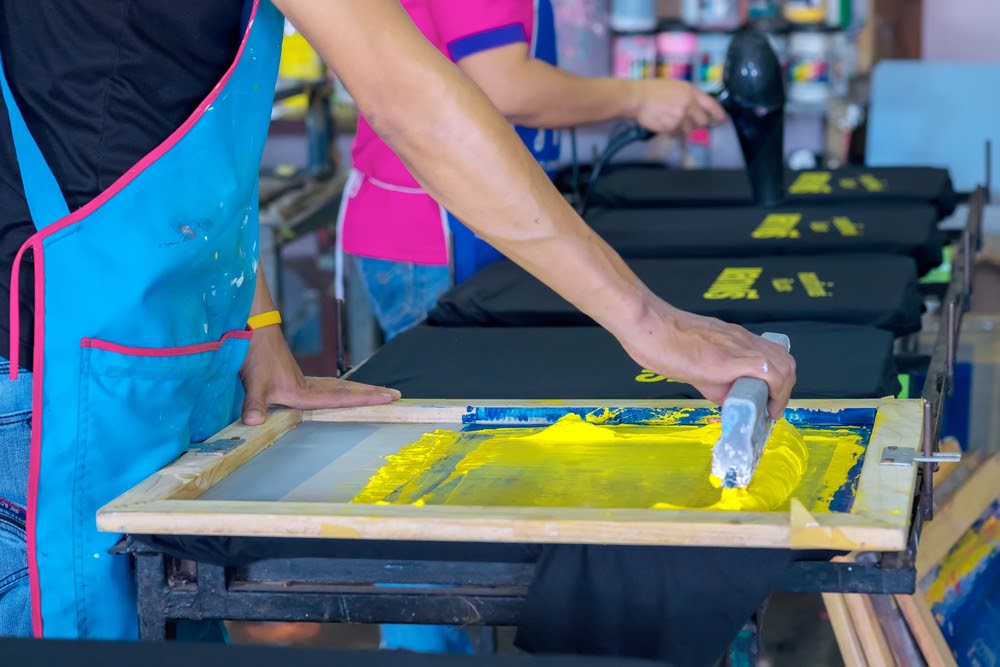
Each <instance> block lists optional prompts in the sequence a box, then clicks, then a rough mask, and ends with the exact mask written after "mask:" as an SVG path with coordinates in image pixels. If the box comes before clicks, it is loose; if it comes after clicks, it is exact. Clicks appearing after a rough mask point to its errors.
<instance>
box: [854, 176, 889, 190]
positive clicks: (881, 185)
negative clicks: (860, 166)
mask: <svg viewBox="0 0 1000 667" xmlns="http://www.w3.org/2000/svg"><path fill="white" fill-rule="evenodd" d="M858 180H859V181H861V186H862V187H863V188H864V189H865V190H867V191H868V192H882V191H883V190H885V186H886V182H885V181H884V180H882V179H880V178H878V177H876V176H872V175H871V174H861V175H860V176H858Z"/></svg>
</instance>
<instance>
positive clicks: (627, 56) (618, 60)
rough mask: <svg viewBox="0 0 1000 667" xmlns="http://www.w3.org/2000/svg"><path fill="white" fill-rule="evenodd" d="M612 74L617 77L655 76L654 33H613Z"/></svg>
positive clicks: (645, 77)
mask: <svg viewBox="0 0 1000 667" xmlns="http://www.w3.org/2000/svg"><path fill="white" fill-rule="evenodd" d="M612 41H613V51H614V56H613V74H614V76H615V77H617V78H619V79H651V78H654V77H655V76H656V33H655V32H653V31H650V32H632V33H618V34H615V36H614V39H613V40H612Z"/></svg>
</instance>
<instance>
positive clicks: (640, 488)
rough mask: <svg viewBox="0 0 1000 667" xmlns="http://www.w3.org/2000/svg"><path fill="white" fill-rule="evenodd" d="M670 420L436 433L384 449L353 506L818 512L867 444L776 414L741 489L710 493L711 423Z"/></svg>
mask: <svg viewBox="0 0 1000 667" xmlns="http://www.w3.org/2000/svg"><path fill="white" fill-rule="evenodd" d="M602 417H605V415H598V416H597V417H596V419H601V418H602ZM679 418H680V417H679V416H677V415H667V416H664V417H663V418H661V419H660V420H658V421H660V422H661V423H646V424H642V425H601V424H599V423H594V422H593V421H591V417H590V416H588V417H587V418H586V419H581V418H580V417H577V416H575V415H567V416H565V417H563V418H562V419H560V420H559V421H558V422H557V423H555V424H553V425H551V426H549V427H547V428H542V427H510V428H494V429H484V430H473V431H463V432H457V431H446V430H438V431H435V432H433V433H428V434H426V435H425V436H423V437H422V438H421V439H420V440H418V441H416V442H414V443H412V444H410V445H407V446H405V447H403V448H402V449H401V450H400V451H399V452H397V453H396V454H393V455H391V456H388V457H387V460H386V463H385V465H383V466H382V468H380V469H379V470H378V471H377V472H376V473H375V475H374V476H373V477H372V478H371V479H370V480H369V482H368V484H367V485H366V486H365V488H364V489H362V490H361V491H360V492H359V493H358V494H357V495H356V496H355V497H354V499H353V500H352V502H355V503H393V504H414V505H423V504H427V505H441V504H445V505H465V506H494V507H496V506H501V507H502V506H508V507H511V506H512V507H525V506H527V507H598V508H690V509H712V510H745V511H773V510H781V509H787V507H788V503H789V499H790V497H791V496H792V495H794V496H795V497H799V498H800V499H802V500H803V502H804V503H806V504H807V506H810V507H813V509H814V511H818V512H823V511H829V504H830V500H831V499H832V498H833V495H834V494H835V493H836V491H837V489H839V488H840V487H841V486H843V485H844V483H845V481H846V480H847V478H848V472H849V471H850V469H851V467H852V465H853V461H856V460H857V457H858V456H859V455H860V453H861V452H863V450H864V447H863V446H862V445H861V444H860V442H861V440H860V438H861V436H860V435H859V433H857V432H855V431H851V430H849V429H835V430H822V429H801V430H799V431H798V432H797V431H796V429H794V428H793V427H792V426H791V425H790V424H788V423H787V422H784V421H781V422H778V424H777V425H776V426H775V430H774V433H773V435H772V437H771V439H770V440H769V442H768V446H767V448H766V449H765V452H764V454H763V456H762V457H761V462H760V465H759V466H758V468H757V471H756V473H755V475H754V478H753V481H752V482H751V484H750V486H749V487H748V488H747V489H739V490H734V489H719V488H718V487H717V486H715V485H713V484H712V483H711V480H710V470H711V458H712V446H713V445H714V444H715V442H716V440H717V439H718V437H719V433H720V429H721V427H720V425H719V423H718V422H712V423H707V424H703V425H697V426H688V425H678V424H676V423H675V422H676V421H677V420H678V419H679ZM841 450H843V452H841ZM838 459H840V460H842V461H843V463H842V464H841V463H836V461H837V460H838ZM793 492H794V493H793Z"/></svg>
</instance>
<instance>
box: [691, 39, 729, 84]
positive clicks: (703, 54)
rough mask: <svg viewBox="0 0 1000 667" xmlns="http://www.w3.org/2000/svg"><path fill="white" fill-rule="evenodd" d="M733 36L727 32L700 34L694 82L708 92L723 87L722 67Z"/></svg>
mask: <svg viewBox="0 0 1000 667" xmlns="http://www.w3.org/2000/svg"><path fill="white" fill-rule="evenodd" d="M731 40H732V36H731V35H730V34H728V33H725V32H703V33H700V34H699V35H698V54H697V56H696V57H695V71H694V84H695V85H696V86H697V87H698V88H700V89H701V90H704V91H706V92H714V91H716V90H718V89H720V88H721V87H722V67H723V64H724V63H725V61H726V49H728V48H729V42H730V41H731Z"/></svg>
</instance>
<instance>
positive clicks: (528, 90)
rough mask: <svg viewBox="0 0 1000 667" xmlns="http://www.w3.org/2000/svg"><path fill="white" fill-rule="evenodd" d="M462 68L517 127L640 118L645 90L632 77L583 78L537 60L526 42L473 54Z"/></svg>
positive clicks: (561, 125) (549, 126) (569, 125)
mask: <svg viewBox="0 0 1000 667" xmlns="http://www.w3.org/2000/svg"><path fill="white" fill-rule="evenodd" d="M459 67H460V68H461V69H462V70H463V71H464V72H465V73H466V74H468V75H469V76H471V77H472V79H473V80H474V81H475V82H476V83H477V84H479V87H480V88H482V89H483V91H484V92H485V93H486V94H487V95H488V96H489V98H490V100H492V101H493V103H494V104H495V105H496V107H497V108H498V109H499V110H500V111H501V112H502V113H503V114H504V116H506V117H507V119H508V120H509V121H510V122H512V123H515V124H518V125H524V126H526V127H547V128H556V129H558V128H566V127H574V126H577V125H586V124H590V123H602V122H605V121H610V120H622V119H631V118H634V117H635V115H636V113H637V112H638V108H639V105H640V103H641V99H640V96H641V92H642V91H641V87H640V86H639V85H638V82H636V81H631V80H627V79H611V78H598V77H582V76H576V75H575V74H571V73H569V72H567V71H565V70H562V69H559V68H558V67H553V66H552V65H550V64H548V63H546V62H545V61H543V60H539V59H537V58H531V57H530V55H529V53H528V47H527V45H526V44H511V45H508V46H504V47H500V48H496V49H490V50H488V51H484V52H482V53H477V54H474V55H472V56H468V57H466V58H463V59H462V60H461V61H459Z"/></svg>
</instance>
